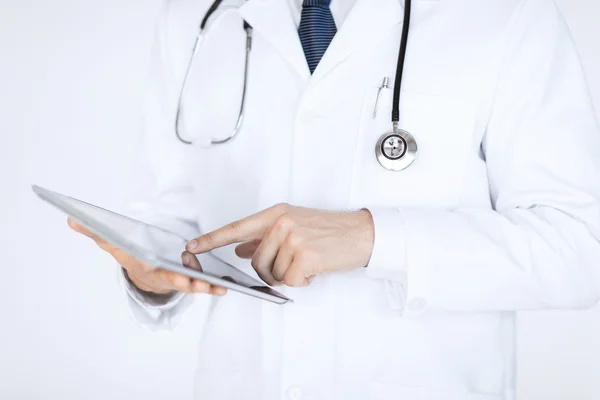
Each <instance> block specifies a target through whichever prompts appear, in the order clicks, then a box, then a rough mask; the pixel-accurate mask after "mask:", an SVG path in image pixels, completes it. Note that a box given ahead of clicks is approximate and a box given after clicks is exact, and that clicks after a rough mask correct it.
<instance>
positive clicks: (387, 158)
mask: <svg viewBox="0 0 600 400" xmlns="http://www.w3.org/2000/svg"><path fill="white" fill-rule="evenodd" d="M222 1H223V0H214V2H213V3H212V5H211V6H210V8H209V9H208V11H207V12H206V14H205V15H204V18H202V22H201V24H200V30H199V32H198V35H197V36H196V41H195V43H194V48H193V50H192V56H191V58H190V61H189V63H188V67H187V70H186V73H185V77H184V79H183V84H182V86H181V91H180V93H179V100H178V105H177V113H176V117H175V134H176V136H177V139H179V141H181V142H182V143H184V144H189V145H191V144H199V145H200V146H201V147H214V146H218V145H222V144H225V143H228V142H230V141H231V140H233V139H234V138H235V137H236V136H237V135H238V133H239V131H240V128H241V126H242V123H243V120H244V112H245V106H246V89H247V86H248V66H249V60H250V52H251V50H252V27H251V26H250V24H248V23H247V22H246V21H244V31H245V32H246V58H245V64H244V82H243V89H242V99H241V103H240V110H239V113H238V118H237V122H236V124H235V127H234V128H233V131H232V132H231V133H230V134H229V136H228V137H226V138H224V139H220V140H216V139H210V140H208V141H206V142H205V143H196V142H192V141H190V140H187V139H185V138H184V137H183V136H182V134H181V129H180V126H181V116H182V114H183V110H184V104H183V100H184V98H185V95H186V91H187V87H188V83H189V79H190V75H191V71H192V69H193V67H194V65H195V61H196V55H197V54H198V51H199V49H200V47H201V45H202V40H203V39H204V36H205V30H206V29H207V25H208V21H209V19H210V17H211V16H212V15H213V13H214V12H215V11H217V9H218V8H219V6H220V5H221V3H222ZM411 11H412V6H411V0H405V3H404V25H403V27H402V38H401V40H400V50H399V55H398V65H397V67H396V78H395V83H394V96H393V103H392V129H391V130H389V131H387V132H385V133H384V134H383V135H381V137H380V138H379V140H378V141H377V143H376V145H375V156H376V158H377V161H378V162H379V164H380V165H381V166H382V167H383V168H385V169H387V170H390V171H401V170H403V169H405V168H407V167H408V166H410V165H411V164H412V163H413V162H414V161H415V159H416V157H417V150H418V148H417V142H416V140H415V138H414V137H413V136H412V135H411V134H410V133H409V132H407V131H405V130H403V129H400V128H398V123H399V121H400V88H401V85H402V74H403V71H404V64H405V60H406V48H407V45H408V36H409V31H410V16H411Z"/></svg>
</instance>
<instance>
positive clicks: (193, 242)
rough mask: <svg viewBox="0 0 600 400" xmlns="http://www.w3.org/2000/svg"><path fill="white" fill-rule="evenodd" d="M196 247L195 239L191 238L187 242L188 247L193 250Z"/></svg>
mask: <svg viewBox="0 0 600 400" xmlns="http://www.w3.org/2000/svg"><path fill="white" fill-rule="evenodd" d="M196 247H198V241H197V240H192V241H191V242H189V243H188V249H190V250H194V249H195V248H196Z"/></svg>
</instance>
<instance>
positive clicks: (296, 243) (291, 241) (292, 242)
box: [284, 233, 302, 251]
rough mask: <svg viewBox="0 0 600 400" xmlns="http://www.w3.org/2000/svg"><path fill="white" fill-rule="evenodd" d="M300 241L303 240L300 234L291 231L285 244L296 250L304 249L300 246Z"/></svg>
mask: <svg viewBox="0 0 600 400" xmlns="http://www.w3.org/2000/svg"><path fill="white" fill-rule="evenodd" d="M300 242H301V240H300V237H299V236H298V235H295V234H294V233H290V234H289V235H288V236H287V238H286V239H285V242H284V246H285V247H287V248H289V249H291V250H294V251H302V250H301V248H300Z"/></svg>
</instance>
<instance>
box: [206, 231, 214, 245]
mask: <svg viewBox="0 0 600 400" xmlns="http://www.w3.org/2000/svg"><path fill="white" fill-rule="evenodd" d="M204 240H205V241H206V242H207V243H208V244H212V243H214V241H215V235H214V234H213V233H212V232H208V233H206V234H205V235H204Z"/></svg>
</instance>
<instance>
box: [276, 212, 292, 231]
mask: <svg viewBox="0 0 600 400" xmlns="http://www.w3.org/2000/svg"><path fill="white" fill-rule="evenodd" d="M294 225H295V221H294V219H293V218H292V217H291V216H290V215H289V214H283V215H282V216H281V217H279V218H277V221H275V226H274V228H275V229H277V230H279V231H287V230H292V229H293V228H294Z"/></svg>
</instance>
